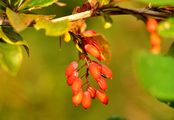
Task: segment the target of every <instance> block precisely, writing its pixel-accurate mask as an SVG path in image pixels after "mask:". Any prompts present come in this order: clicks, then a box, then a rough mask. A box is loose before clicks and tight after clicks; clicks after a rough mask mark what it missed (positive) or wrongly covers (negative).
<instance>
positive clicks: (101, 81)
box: [97, 77, 108, 90]
mask: <svg viewBox="0 0 174 120" xmlns="http://www.w3.org/2000/svg"><path fill="white" fill-rule="evenodd" d="M97 82H98V85H99V86H100V88H101V89H102V90H106V89H107V88H108V86H107V83H106V81H105V79H104V78H103V77H100V78H99V79H98V80H97Z"/></svg>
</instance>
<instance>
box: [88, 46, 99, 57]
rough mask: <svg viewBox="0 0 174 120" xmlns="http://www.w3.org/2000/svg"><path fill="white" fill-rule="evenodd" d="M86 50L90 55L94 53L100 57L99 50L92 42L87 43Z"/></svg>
mask: <svg viewBox="0 0 174 120" xmlns="http://www.w3.org/2000/svg"><path fill="white" fill-rule="evenodd" d="M85 50H86V52H88V53H89V54H90V55H92V56H94V57H99V56H100V52H99V50H98V49H97V48H96V47H95V46H93V45H91V44H86V45H85Z"/></svg>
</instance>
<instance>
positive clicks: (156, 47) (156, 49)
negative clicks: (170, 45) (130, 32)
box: [150, 45, 161, 54]
mask: <svg viewBox="0 0 174 120" xmlns="http://www.w3.org/2000/svg"><path fill="white" fill-rule="evenodd" d="M150 51H151V53H153V54H159V53H160V51H161V47H160V46H159V45H154V46H152V48H151V49H150Z"/></svg>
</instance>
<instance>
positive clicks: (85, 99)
mask: <svg viewBox="0 0 174 120" xmlns="http://www.w3.org/2000/svg"><path fill="white" fill-rule="evenodd" d="M90 106H91V96H90V93H89V92H88V91H85V92H84V93H83V98H82V107H83V108H85V109H87V108H89V107H90Z"/></svg>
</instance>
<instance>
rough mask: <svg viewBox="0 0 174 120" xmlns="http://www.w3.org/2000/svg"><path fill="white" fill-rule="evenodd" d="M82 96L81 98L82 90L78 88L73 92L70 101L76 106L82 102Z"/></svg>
mask: <svg viewBox="0 0 174 120" xmlns="http://www.w3.org/2000/svg"><path fill="white" fill-rule="evenodd" d="M82 98H83V92H82V90H80V91H79V92H78V93H77V94H75V95H74V96H73V97H72V103H73V104H74V105H75V106H78V105H79V104H80V103H81V102H82Z"/></svg>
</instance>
